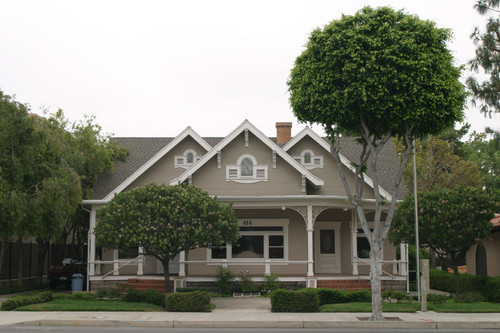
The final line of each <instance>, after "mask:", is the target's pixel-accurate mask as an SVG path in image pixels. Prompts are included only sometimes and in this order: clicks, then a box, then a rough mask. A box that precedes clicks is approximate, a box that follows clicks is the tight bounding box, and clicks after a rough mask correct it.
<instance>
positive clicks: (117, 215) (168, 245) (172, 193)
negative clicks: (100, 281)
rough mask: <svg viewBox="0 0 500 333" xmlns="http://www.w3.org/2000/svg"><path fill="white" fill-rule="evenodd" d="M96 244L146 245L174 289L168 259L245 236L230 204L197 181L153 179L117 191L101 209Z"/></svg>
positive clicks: (167, 282) (126, 246)
mask: <svg viewBox="0 0 500 333" xmlns="http://www.w3.org/2000/svg"><path fill="white" fill-rule="evenodd" d="M97 214H98V215H97V226H96V228H95V231H94V232H95V235H96V243H97V244H99V245H101V246H104V247H107V248H131V247H140V248H141V250H142V253H144V254H146V255H151V256H154V257H156V258H157V259H158V260H159V261H160V262H161V263H162V264H163V272H164V275H165V289H166V291H167V292H168V291H170V283H169V282H170V274H169V270H168V263H169V262H170V261H171V260H172V259H174V258H175V256H176V255H177V254H179V253H180V252H181V251H189V250H192V249H195V248H198V247H208V248H218V247H220V246H222V245H223V244H225V243H232V242H234V241H236V240H237V239H238V237H239V234H238V220H237V219H236V216H235V214H234V212H233V210H232V209H231V206H230V205H227V204H224V203H222V202H219V201H217V199H216V198H212V197H210V196H209V195H208V193H207V192H204V191H202V190H200V189H199V188H197V187H195V186H191V185H175V186H167V185H157V184H153V183H152V184H147V185H145V186H144V187H138V188H134V189H132V190H130V191H127V192H121V193H119V194H117V195H116V196H115V197H114V198H113V199H112V200H111V201H110V202H109V204H108V205H107V206H105V207H103V208H101V209H99V210H98V213H97Z"/></svg>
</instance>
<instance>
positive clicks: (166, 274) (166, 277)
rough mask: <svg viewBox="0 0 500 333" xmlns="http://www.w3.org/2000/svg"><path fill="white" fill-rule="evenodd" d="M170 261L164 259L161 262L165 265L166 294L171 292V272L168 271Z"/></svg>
mask: <svg viewBox="0 0 500 333" xmlns="http://www.w3.org/2000/svg"><path fill="white" fill-rule="evenodd" d="M169 262H170V260H169V259H163V260H162V261H161V263H162V265H163V276H164V277H165V292H166V293H169V292H170V271H169V270H168V264H169Z"/></svg>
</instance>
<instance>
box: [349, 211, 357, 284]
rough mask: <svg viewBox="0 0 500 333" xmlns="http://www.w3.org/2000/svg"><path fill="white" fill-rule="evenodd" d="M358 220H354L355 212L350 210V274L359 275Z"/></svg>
mask: <svg viewBox="0 0 500 333" xmlns="http://www.w3.org/2000/svg"><path fill="white" fill-rule="evenodd" d="M357 224H358V221H357V220H356V214H355V212H354V210H353V211H352V218H351V244H352V246H351V251H352V275H359V271H358V228H357Z"/></svg>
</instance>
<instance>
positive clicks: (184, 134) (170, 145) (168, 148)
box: [104, 127, 212, 201]
mask: <svg viewBox="0 0 500 333" xmlns="http://www.w3.org/2000/svg"><path fill="white" fill-rule="evenodd" d="M187 136H191V137H192V138H193V139H194V140H195V141H196V142H197V143H198V144H199V145H200V146H202V147H203V149H205V150H206V151H209V150H210V149H211V148H212V147H211V146H210V145H209V144H208V143H207V142H206V141H205V140H204V139H203V138H202V137H201V136H200V135H199V134H198V133H196V132H195V131H194V130H193V129H192V128H191V127H188V128H186V129H185V130H184V131H182V132H181V133H180V134H179V135H178V136H176V137H175V139H173V140H172V141H171V142H170V143H168V144H167V145H166V146H165V147H163V148H162V149H161V150H160V151H159V152H157V153H156V154H155V155H154V156H153V157H152V158H151V159H149V161H147V162H146V163H144V164H143V165H142V166H141V167H140V168H139V169H137V170H136V171H135V172H134V173H133V174H132V175H130V176H129V177H128V178H127V179H125V181H123V182H122V183H121V184H120V185H118V186H117V187H116V188H115V189H114V190H113V191H111V192H110V193H109V194H108V195H106V196H105V197H104V200H108V201H109V200H111V199H113V197H114V195H115V194H116V193H120V192H121V191H123V190H124V189H125V188H127V186H129V185H130V184H132V182H133V181H134V180H136V179H137V178H139V176H141V175H142V174H143V173H144V172H146V170H148V169H149V168H150V167H151V166H152V165H154V164H155V163H156V162H158V161H159V160H160V159H161V158H162V157H163V156H165V154H167V153H168V152H169V151H171V150H172V149H173V148H174V147H175V146H177V145H178V144H179V143H180V142H182V141H183V140H184V139H185V138H186V137H187Z"/></svg>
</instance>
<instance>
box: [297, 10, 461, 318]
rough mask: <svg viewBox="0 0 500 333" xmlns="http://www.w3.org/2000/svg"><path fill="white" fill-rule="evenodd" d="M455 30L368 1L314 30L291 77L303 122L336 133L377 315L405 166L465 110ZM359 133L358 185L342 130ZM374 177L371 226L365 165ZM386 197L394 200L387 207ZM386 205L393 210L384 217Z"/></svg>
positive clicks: (336, 153)
mask: <svg viewBox="0 0 500 333" xmlns="http://www.w3.org/2000/svg"><path fill="white" fill-rule="evenodd" d="M450 35H451V34H450V32H449V31H448V30H446V29H439V28H437V27H436V26H435V24H434V23H433V22H430V21H424V20H421V19H419V18H418V17H417V16H414V15H408V14H405V13H404V12H403V11H394V10H393V9H391V8H387V7H382V8H378V9H373V8H370V7H365V8H363V9H362V10H360V11H359V12H357V13H356V14H355V15H353V16H347V15H343V16H342V18H341V19H339V20H335V21H332V22H331V23H330V24H328V25H326V26H325V27H324V28H323V29H316V30H315V31H313V32H312V34H311V36H310V38H309V42H308V44H307V47H306V49H305V50H304V51H303V53H302V54H301V55H300V56H299V57H297V59H296V61H295V66H294V67H293V69H292V71H291V75H290V79H289V81H288V87H289V91H290V104H291V106H292V108H293V113H294V114H295V116H296V117H297V118H298V119H299V120H300V121H304V122H309V123H318V124H321V125H322V126H323V127H324V128H325V130H326V132H327V134H328V136H329V139H330V140H331V145H332V149H331V152H332V156H333V157H334V158H335V159H336V161H337V164H338V170H339V174H340V177H341V179H342V182H343V185H344V187H345V190H346V194H347V197H348V198H349V200H350V201H351V202H352V204H353V205H354V207H355V209H356V213H357V216H358V219H359V221H360V223H361V226H362V228H363V230H364V232H365V234H366V235H367V238H368V241H369V243H370V247H371V253H370V270H371V274H370V276H371V283H372V295H373V298H372V320H382V319H383V315H382V297H381V281H380V275H381V270H380V266H381V265H380V261H381V260H382V256H381V254H382V245H383V242H384V240H385V239H386V238H387V232H388V230H389V228H390V225H391V220H392V216H393V214H394V210H395V207H396V200H397V197H398V196H397V194H398V190H399V188H400V184H401V178H402V175H403V169H404V167H405V166H406V163H407V160H408V156H409V154H410V150H411V146H412V144H411V142H412V140H413V139H414V138H415V137H417V136H424V135H426V134H435V133H438V132H439V131H441V130H442V129H444V128H446V127H449V126H452V125H453V124H454V122H455V121H457V120H460V119H461V118H462V109H463V105H464V102H465V92H464V87H463V86H462V84H461V83H460V82H459V80H458V79H459V77H460V70H459V69H458V68H456V67H454V66H453V57H452V55H451V53H450V51H449V50H448V49H447V48H446V42H447V41H448V40H449V38H450ZM340 133H343V134H349V135H355V136H358V137H359V140H358V141H359V142H360V144H361V145H362V149H361V155H360V157H359V160H358V161H352V162H354V163H355V166H354V172H355V185H354V186H353V189H351V188H350V187H349V185H348V182H347V180H346V177H345V175H344V171H343V166H342V161H341V156H340V146H339V144H338V143H339V140H338V136H339V134H340ZM391 137H400V138H401V139H402V141H403V142H404V145H405V148H406V149H405V151H404V154H403V156H402V165H401V168H400V169H399V171H398V172H397V175H396V176H395V177H394V178H395V182H394V185H393V187H392V188H389V189H388V190H389V191H391V194H392V195H391V196H392V197H391V198H387V197H386V198H383V197H382V195H381V191H380V189H379V176H378V174H377V160H378V157H379V153H380V151H381V150H382V148H383V147H384V145H385V144H386V143H387V142H388V141H389V140H390V139H391ZM365 171H366V172H367V173H368V174H370V177H371V179H372V180H373V188H374V194H375V218H374V220H373V222H374V227H373V231H372V230H371V228H370V227H369V226H368V221H367V219H366V217H365V213H364V210H363V203H364V199H363V188H364V172H365ZM386 199H389V201H390V202H389V204H388V206H385V207H383V205H384V203H385V202H386ZM382 210H385V211H386V212H387V214H386V218H385V220H384V221H381V216H382Z"/></svg>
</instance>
